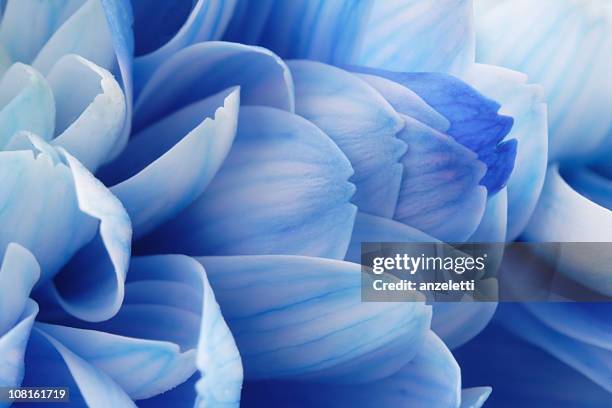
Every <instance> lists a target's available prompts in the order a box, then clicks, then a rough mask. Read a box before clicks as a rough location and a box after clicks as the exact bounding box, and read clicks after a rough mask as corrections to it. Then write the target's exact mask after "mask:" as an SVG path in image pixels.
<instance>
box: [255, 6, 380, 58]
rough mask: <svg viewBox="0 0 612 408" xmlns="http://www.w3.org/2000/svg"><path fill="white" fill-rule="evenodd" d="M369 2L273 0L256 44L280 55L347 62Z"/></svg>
mask: <svg viewBox="0 0 612 408" xmlns="http://www.w3.org/2000/svg"><path fill="white" fill-rule="evenodd" d="M252 2H253V1H252ZM371 3H372V2H371V1H369V0H368V1H353V0H341V1H325V0H315V1H312V0H293V1H283V0H278V1H275V2H274V4H273V5H272V8H271V10H270V13H269V15H268V18H267V20H266V26H265V28H264V30H263V32H262V33H261V37H260V38H259V43H260V44H261V45H263V46H264V47H266V48H269V49H271V50H273V51H274V52H276V53H278V54H279V55H280V56H281V57H283V58H304V59H310V60H318V61H323V62H327V63H330V64H346V63H349V62H351V61H353V59H354V58H355V56H356V52H357V51H358V50H359V45H360V43H361V41H360V39H361V37H362V27H363V26H364V25H365V24H366V22H367V20H368V17H369V11H370V8H371Z"/></svg>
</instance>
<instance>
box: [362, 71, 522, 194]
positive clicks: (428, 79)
mask: <svg viewBox="0 0 612 408" xmlns="http://www.w3.org/2000/svg"><path fill="white" fill-rule="evenodd" d="M351 70H354V71H357V72H362V73H366V74H367V73H369V74H374V75H378V76H382V77H384V78H387V79H390V80H392V81H395V82H397V83H399V84H401V85H403V86H405V87H407V88H408V89H410V90H412V91H414V92H415V93H416V94H417V95H419V96H420V97H421V98H422V99H423V100H424V101H425V102H427V104H429V105H430V106H431V107H432V108H434V109H435V110H436V111H438V113H440V114H442V115H443V116H444V117H445V118H446V119H448V120H449V121H450V123H451V126H450V128H449V129H448V130H447V131H446V132H445V133H446V134H448V135H449V136H451V137H452V138H453V139H455V140H456V141H457V142H459V143H460V144H462V145H464V146H465V147H467V148H468V149H470V150H472V151H474V152H475V153H477V154H478V158H479V159H480V160H481V161H482V162H484V163H485V164H486V165H487V174H486V175H485V176H484V178H483V179H482V180H481V184H482V185H484V186H486V187H487V190H488V192H489V194H494V193H496V192H497V191H499V190H500V189H502V188H503V187H504V186H505V185H506V182H507V180H508V178H509V177H510V174H511V173H512V170H513V167H514V159H515V157H516V148H517V146H516V145H517V141H516V140H515V139H509V140H504V139H505V138H506V135H507V134H508V132H509V131H510V129H511V128H512V124H513V119H512V118H511V117H509V116H504V115H501V114H499V109H500V107H501V106H500V105H499V104H498V103H497V102H495V101H493V100H491V99H488V98H487V97H485V96H483V95H482V94H480V93H479V92H478V91H477V90H476V89H474V88H472V87H471V86H469V85H468V84H466V83H465V82H463V81H461V80H459V79H457V78H455V77H453V76H451V75H445V74H439V73H431V72H421V73H411V72H392V71H385V70H380V69H371V68H366V67H357V66H353V67H351Z"/></svg>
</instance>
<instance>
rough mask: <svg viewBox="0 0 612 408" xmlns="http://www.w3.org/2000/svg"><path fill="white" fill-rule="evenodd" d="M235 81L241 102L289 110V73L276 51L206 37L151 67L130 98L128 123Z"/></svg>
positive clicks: (144, 121) (140, 124)
mask: <svg viewBox="0 0 612 408" xmlns="http://www.w3.org/2000/svg"><path fill="white" fill-rule="evenodd" d="M177 72H180V75H179V76H177V75H176V74H177ZM237 85H239V86H240V87H241V92H240V95H241V101H242V103H243V104H244V105H265V106H272V107H276V108H279V109H285V110H288V111H290V112H292V111H293V110H294V105H295V102H294V94H293V84H292V82H291V73H290V71H289V69H288V68H287V66H286V65H285V63H284V62H283V61H282V60H281V59H280V58H279V57H278V56H276V55H275V54H273V53H272V52H270V51H269V50H267V49H265V48H261V47H252V46H248V45H244V44H238V43H228V42H220V41H209V42H204V43H199V44H195V45H192V46H190V47H187V48H184V49H183V50H181V51H179V52H177V53H176V54H174V55H173V56H172V57H171V58H169V59H168V60H166V61H165V62H164V63H163V64H162V65H161V66H160V67H159V68H158V69H157V71H155V74H154V75H153V76H152V77H151V80H150V81H149V82H148V83H147V85H146V86H145V87H144V89H143V90H142V92H141V93H140V95H139V97H138V100H137V101H136V104H135V107H134V112H135V117H134V128H135V130H137V131H139V130H141V129H143V128H144V127H145V126H146V125H148V124H151V123H153V122H154V121H155V120H158V119H159V118H160V117H162V116H164V115H167V114H169V113H172V112H174V111H176V110H178V109H180V108H182V107H184V106H186V105H188V104H190V103H192V102H196V101H198V100H200V99H203V98H205V97H207V96H211V95H214V94H216V93H218V92H220V91H222V90H224V89H227V88H229V87H232V86H237Z"/></svg>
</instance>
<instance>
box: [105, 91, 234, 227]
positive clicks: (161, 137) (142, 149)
mask: <svg viewBox="0 0 612 408" xmlns="http://www.w3.org/2000/svg"><path fill="white" fill-rule="evenodd" d="M239 105H240V94H239V90H238V89H232V90H230V91H229V92H227V91H225V92H223V93H222V94H219V95H216V96H213V97H211V98H208V99H205V100H203V101H200V102H198V103H195V104H193V105H190V106H188V107H186V108H183V109H181V110H180V111H177V112H175V113H174V114H172V115H170V116H168V117H166V118H165V119H163V120H161V121H159V122H157V123H155V124H154V125H152V126H151V127H148V128H147V129H145V130H144V131H143V132H141V133H140V134H138V135H137V136H136V137H134V138H132V140H131V141H130V144H129V146H128V148H127V149H126V150H125V151H124V152H123V154H122V155H121V156H120V158H119V161H118V162H114V163H111V165H110V168H111V169H112V171H118V172H122V173H123V174H124V175H131V174H133V175H131V177H130V178H129V179H127V180H125V181H123V182H122V183H120V184H118V185H116V186H114V187H112V189H111V191H112V192H113V193H114V194H115V195H116V196H117V197H118V198H119V199H120V200H121V202H122V203H123V205H125V207H126V209H127V211H128V213H129V214H130V218H131V220H132V225H133V228H134V236H135V237H136V238H138V237H140V236H142V235H144V234H145V233H147V232H150V231H151V230H153V229H154V228H155V227H157V226H159V225H161V224H162V223H163V222H164V221H167V220H169V219H171V218H172V217H174V216H175V215H177V214H178V213H179V212H180V211H182V210H183V209H184V208H185V207H187V206H188V205H189V204H191V203H192V202H193V201H194V200H195V199H197V197H199V196H200V194H201V193H202V192H203V191H204V189H205V188H206V187H207V186H208V184H209V183H210V181H211V180H212V179H213V177H214V176H215V174H216V173H217V171H218V170H219V168H220V167H221V164H222V163H223V160H224V159H225V157H226V156H227V154H228V152H229V150H230V147H231V145H232V142H233V140H234V136H235V134H236V127H237V122H238V108H239ZM185 134H186V136H184V137H183V138H182V139H180V140H178V138H177V137H182V136H183V135H185ZM175 143H176V144H175ZM166 150H167V151H166ZM156 157H159V158H157V160H155V158H156ZM126 167H127V169H126ZM126 173H127V174H126ZM170 173H172V174H173V177H172V178H169V177H168V174H170Z"/></svg>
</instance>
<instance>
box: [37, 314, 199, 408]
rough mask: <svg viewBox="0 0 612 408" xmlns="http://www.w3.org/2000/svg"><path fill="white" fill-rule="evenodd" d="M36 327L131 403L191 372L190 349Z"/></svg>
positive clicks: (171, 385)
mask: <svg viewBox="0 0 612 408" xmlns="http://www.w3.org/2000/svg"><path fill="white" fill-rule="evenodd" d="M36 327H37V328H38V329H41V330H43V331H44V332H45V333H47V334H49V335H51V336H53V338H55V339H57V340H58V341H60V342H61V343H62V344H63V345H64V346H66V347H67V348H68V349H70V351H71V352H73V353H75V354H76V355H78V356H79V357H81V358H83V359H84V360H85V361H87V362H88V363H89V364H91V365H92V366H94V367H96V368H97V369H99V370H100V371H103V372H105V373H106V374H107V375H108V376H109V377H110V378H112V379H113V381H115V382H116V383H117V385H119V386H120V387H121V388H122V389H123V390H124V391H125V392H126V393H127V394H128V395H129V396H130V398H132V399H135V400H137V399H143V398H149V397H152V396H154V395H157V394H160V393H162V392H165V391H168V390H169V389H171V388H174V387H175V386H177V385H178V384H181V383H182V382H184V381H186V380H187V379H188V378H189V377H190V376H191V375H192V374H193V373H194V372H195V350H194V349H191V350H186V351H184V352H181V350H180V349H179V347H178V346H177V345H176V344H172V343H168V342H161V341H151V340H145V339H138V338H131V337H124V336H118V335H114V334H110V333H105V332H102V331H96V330H84V329H76V328H71V327H64V326H57V325H49V324H42V323H38V324H37V326H36Z"/></svg>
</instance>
